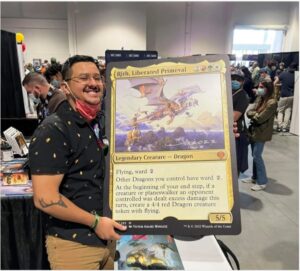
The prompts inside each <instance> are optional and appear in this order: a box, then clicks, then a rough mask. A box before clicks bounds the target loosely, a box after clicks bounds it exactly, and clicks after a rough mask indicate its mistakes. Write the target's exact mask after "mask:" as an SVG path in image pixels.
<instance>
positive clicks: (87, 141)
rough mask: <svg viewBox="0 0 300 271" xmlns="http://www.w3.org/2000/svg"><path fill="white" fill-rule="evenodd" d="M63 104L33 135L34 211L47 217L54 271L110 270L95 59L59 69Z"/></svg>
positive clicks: (110, 231) (110, 230)
mask: <svg viewBox="0 0 300 271" xmlns="http://www.w3.org/2000/svg"><path fill="white" fill-rule="evenodd" d="M62 75H63V79H64V81H63V83H62V85H61V89H62V90H63V91H64V92H65V94H66V97H67V101H65V102H63V103H62V105H61V106H60V107H59V108H58V110H57V112H56V113H54V114H52V115H51V116H49V117H48V118H47V119H46V120H45V121H44V122H43V123H42V125H40V126H39V127H38V128H37V130H36V131H35V133H34V135H33V138H32V141H31V144H30V150H29V161H30V169H31V174H32V182H33V192H34V203H35V206H36V207H37V208H38V209H40V210H42V211H43V212H45V213H46V214H48V219H47V236H46V246H47V253H48V259H49V262H50V265H51V268H52V269H82V270H86V269H113V256H114V249H113V248H111V249H110V246H112V241H108V240H117V239H119V238H120V236H119V234H117V233H116V232H115V229H118V230H126V227H124V226H122V225H121V224H119V223H117V222H115V221H114V220H112V219H110V218H108V217H102V214H103V185H104V174H105V172H104V171H105V168H104V166H105V164H104V163H105V162H104V153H103V152H104V151H103V148H102V146H103V144H102V142H101V141H102V140H101V135H99V129H98V128H97V127H96V128H95V125H96V124H97V120H95V119H96V116H97V113H98V112H99V111H100V109H101V108H100V106H101V100H102V97H103V82H102V81H101V76H100V72H99V69H98V68H97V66H96V64H95V62H94V59H93V58H92V57H89V56H79V55H76V56H73V57H70V58H69V59H68V60H67V61H66V63H65V64H64V66H63V69H62Z"/></svg>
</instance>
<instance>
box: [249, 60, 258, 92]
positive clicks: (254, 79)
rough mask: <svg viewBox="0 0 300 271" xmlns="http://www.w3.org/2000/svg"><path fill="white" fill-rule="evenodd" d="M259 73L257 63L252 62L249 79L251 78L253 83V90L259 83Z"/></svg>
mask: <svg viewBox="0 0 300 271" xmlns="http://www.w3.org/2000/svg"><path fill="white" fill-rule="evenodd" d="M259 71H260V68H259V66H258V63H257V62H256V61H255V62H253V64H252V67H251V78H252V82H253V85H254V87H255V88H256V87H257V86H258V83H259V77H260V73H259Z"/></svg>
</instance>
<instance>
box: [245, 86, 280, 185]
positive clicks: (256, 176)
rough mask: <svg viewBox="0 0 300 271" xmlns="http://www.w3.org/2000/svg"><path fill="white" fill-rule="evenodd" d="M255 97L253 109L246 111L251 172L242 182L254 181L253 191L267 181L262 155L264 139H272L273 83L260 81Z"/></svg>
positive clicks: (273, 114) (273, 115) (275, 107)
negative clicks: (250, 152)
mask: <svg viewBox="0 0 300 271" xmlns="http://www.w3.org/2000/svg"><path fill="white" fill-rule="evenodd" d="M257 96H258V97H257V99H256V100H255V106H254V108H253V109H250V110H248V111H247V117H248V118H249V119H250V120H251V122H250V126H249V132H250V144H251V149H252V156H253V174H252V177H251V178H250V179H244V180H242V182H244V183H255V185H254V186H252V187H251V189H252V190H253V191H259V190H262V189H265V188H266V186H267V183H268V178H267V173H266V167H265V163H264V160H263V157H262V153H263V150H264V145H265V143H266V141H270V140H271V139H272V133H273V122H274V117H275V114H276V109H277V101H276V99H274V96H273V83H272V82H270V81H262V82H260V83H259V86H258V89H257Z"/></svg>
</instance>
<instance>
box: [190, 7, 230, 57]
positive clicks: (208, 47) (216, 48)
mask: <svg viewBox="0 0 300 271" xmlns="http://www.w3.org/2000/svg"><path fill="white" fill-rule="evenodd" d="M229 6H230V3H225V2H223V3H222V2H221V3H220V2H218V3H216V2H209V3H207V2H193V3H192V10H193V14H192V54H230V53H231V50H229V48H228V45H227V42H226V41H227V35H228V32H229V29H228V22H227V21H228V9H229Z"/></svg>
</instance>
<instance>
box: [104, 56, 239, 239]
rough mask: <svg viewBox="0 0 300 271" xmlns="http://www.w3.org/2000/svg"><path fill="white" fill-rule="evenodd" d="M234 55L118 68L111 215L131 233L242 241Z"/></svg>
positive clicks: (111, 97) (111, 126) (110, 127)
mask: <svg viewBox="0 0 300 271" xmlns="http://www.w3.org/2000/svg"><path fill="white" fill-rule="evenodd" d="M229 69H230V67H229V60H228V57H227V56H220V55H218V56H205V57H199V56H197V57H186V58H176V59H165V60H164V59H160V60H147V61H136V62H128V63H126V62H118V63H111V64H110V65H108V69H107V78H106V79H107V98H106V107H105V108H106V114H107V117H106V132H107V136H108V138H109V141H110V150H109V157H108V167H107V168H108V170H107V175H108V176H109V180H108V182H107V185H106V187H105V193H104V194H105V195H106V196H107V197H108V198H107V199H106V200H105V202H108V203H109V204H108V205H107V206H106V207H105V213H106V215H108V216H110V217H112V218H113V219H115V220H116V221H118V222H120V223H122V224H124V225H126V226H127V228H128V230H127V231H126V232H125V234H175V235H176V234H177V235H206V234H238V233H239V232H240V214H239V204H238V194H237V193H238V189H237V172H236V166H235V165H236V157H235V141H234V140H235V139H234V134H233V114H232V97H231V85H230V84H231V83H230V71H229Z"/></svg>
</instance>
